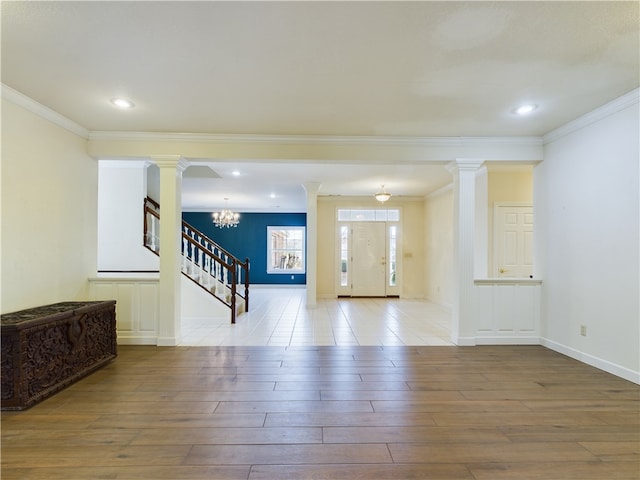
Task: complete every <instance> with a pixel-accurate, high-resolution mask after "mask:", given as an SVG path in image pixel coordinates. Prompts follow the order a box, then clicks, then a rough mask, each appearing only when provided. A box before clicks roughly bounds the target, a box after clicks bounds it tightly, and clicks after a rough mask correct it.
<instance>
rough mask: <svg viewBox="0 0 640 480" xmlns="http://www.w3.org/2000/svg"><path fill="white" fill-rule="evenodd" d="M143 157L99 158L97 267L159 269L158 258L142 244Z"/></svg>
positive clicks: (109, 269) (144, 181)
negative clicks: (133, 158)
mask: <svg viewBox="0 0 640 480" xmlns="http://www.w3.org/2000/svg"><path fill="white" fill-rule="evenodd" d="M146 168H147V167H146V164H145V162H144V161H111V160H101V161H100V162H99V180H98V212H99V215H98V270H100V271H105V270H107V271H136V270H137V271H140V270H156V271H157V270H158V268H159V260H158V257H157V256H156V255H154V254H153V253H151V252H150V251H149V250H147V249H146V248H145V247H144V246H143V230H144V226H143V225H144V216H143V213H142V212H143V210H142V208H143V202H144V199H145V197H146V196H147V169H146Z"/></svg>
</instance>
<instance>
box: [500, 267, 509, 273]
mask: <svg viewBox="0 0 640 480" xmlns="http://www.w3.org/2000/svg"><path fill="white" fill-rule="evenodd" d="M498 271H499V272H500V273H505V272H506V271H507V270H505V269H504V268H501V269H500V270H498Z"/></svg>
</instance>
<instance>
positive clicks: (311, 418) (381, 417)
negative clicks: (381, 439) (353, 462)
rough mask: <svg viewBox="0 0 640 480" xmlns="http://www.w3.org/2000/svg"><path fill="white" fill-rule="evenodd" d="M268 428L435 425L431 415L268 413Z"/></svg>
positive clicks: (266, 423)
mask: <svg viewBox="0 0 640 480" xmlns="http://www.w3.org/2000/svg"><path fill="white" fill-rule="evenodd" d="M264 424H265V426H266V427H287V426H290V427H317V426H355V425H362V426H377V427H385V426H396V427H402V426H406V425H435V422H434V420H433V416H432V414H430V413H413V412H405V413H384V414H381V413H268V414H267V418H266V420H265V423H264Z"/></svg>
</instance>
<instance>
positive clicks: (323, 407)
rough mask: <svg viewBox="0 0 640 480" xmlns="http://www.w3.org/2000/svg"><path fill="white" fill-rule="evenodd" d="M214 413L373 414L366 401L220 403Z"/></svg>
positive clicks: (369, 403)
mask: <svg viewBox="0 0 640 480" xmlns="http://www.w3.org/2000/svg"><path fill="white" fill-rule="evenodd" d="M215 411H216V413H261V412H262V413H273V412H283V413H284V412H290V413H295V412H303V413H307V412H340V413H351V412H373V408H372V407H371V402H368V401H357V400H354V401H333V400H329V401H303V400H292V401H277V402H220V404H219V405H218V408H217V409H216V410H215Z"/></svg>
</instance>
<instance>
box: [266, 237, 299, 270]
mask: <svg viewBox="0 0 640 480" xmlns="http://www.w3.org/2000/svg"><path fill="white" fill-rule="evenodd" d="M267 273H305V227H267Z"/></svg>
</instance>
